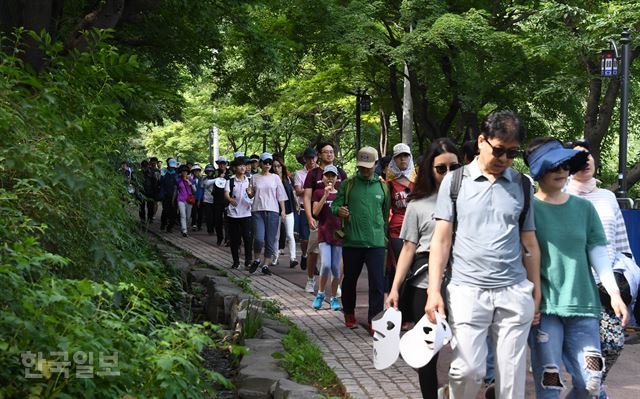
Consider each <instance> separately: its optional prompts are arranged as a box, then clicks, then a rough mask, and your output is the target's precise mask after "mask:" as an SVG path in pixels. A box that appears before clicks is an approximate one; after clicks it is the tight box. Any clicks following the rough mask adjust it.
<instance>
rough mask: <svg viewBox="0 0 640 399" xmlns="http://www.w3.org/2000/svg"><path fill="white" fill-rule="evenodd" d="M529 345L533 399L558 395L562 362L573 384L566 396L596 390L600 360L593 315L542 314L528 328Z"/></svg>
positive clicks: (581, 395) (587, 394)
mask: <svg viewBox="0 0 640 399" xmlns="http://www.w3.org/2000/svg"><path fill="white" fill-rule="evenodd" d="M529 347H530V348H531V367H532V369H533V379H534V382H535V386H536V398H537V399H547V398H559V397H560V392H561V391H562V389H563V388H564V384H563V382H562V365H563V364H564V366H565V368H566V369H567V372H568V373H569V374H570V375H571V380H572V385H573V387H572V388H571V391H570V392H569V393H568V394H567V396H565V397H566V398H571V399H577V398H585V399H587V398H592V397H593V396H594V395H597V394H598V393H599V392H600V381H601V380H602V372H603V371H604V359H603V358H602V355H601V351H600V327H599V320H598V319H597V318H595V317H561V316H553V315H547V314H543V315H542V316H541V319H540V324H539V325H537V326H534V327H532V328H531V332H530V333H529Z"/></svg>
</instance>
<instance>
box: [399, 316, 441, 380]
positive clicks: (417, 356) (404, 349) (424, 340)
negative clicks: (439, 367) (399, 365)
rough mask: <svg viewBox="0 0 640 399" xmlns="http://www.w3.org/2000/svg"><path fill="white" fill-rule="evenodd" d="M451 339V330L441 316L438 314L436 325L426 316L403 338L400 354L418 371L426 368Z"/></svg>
mask: <svg viewBox="0 0 640 399" xmlns="http://www.w3.org/2000/svg"><path fill="white" fill-rule="evenodd" d="M451 338H452V334H451V328H450V327H449V324H447V322H446V321H445V320H444V319H442V318H441V317H440V314H438V313H437V312H436V324H433V323H431V322H430V321H429V319H428V318H427V316H426V315H424V316H423V317H422V318H421V319H420V321H418V323H417V324H416V325H415V327H413V328H412V329H411V330H410V331H408V332H407V333H406V334H405V335H403V336H402V339H401V340H400V353H401V354H402V358H403V359H404V361H405V362H407V364H408V365H409V366H411V367H413V368H416V369H417V368H420V367H424V366H426V365H427V363H429V361H430V360H431V359H432V358H433V356H434V355H435V354H436V353H438V351H439V350H440V349H441V348H442V347H443V346H444V345H446V344H448V343H449V341H451Z"/></svg>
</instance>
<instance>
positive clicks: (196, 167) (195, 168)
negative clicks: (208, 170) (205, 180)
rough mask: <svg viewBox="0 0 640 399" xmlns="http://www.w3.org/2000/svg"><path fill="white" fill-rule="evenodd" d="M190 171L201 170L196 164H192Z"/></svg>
mask: <svg viewBox="0 0 640 399" xmlns="http://www.w3.org/2000/svg"><path fill="white" fill-rule="evenodd" d="M191 170H202V168H201V167H200V165H198V164H197V163H196V164H193V166H192V167H191Z"/></svg>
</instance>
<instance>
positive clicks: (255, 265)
mask: <svg viewBox="0 0 640 399" xmlns="http://www.w3.org/2000/svg"><path fill="white" fill-rule="evenodd" d="M258 266H260V261H259V260H254V261H253V262H252V263H251V266H249V273H251V274H253V273H255V272H256V270H258Z"/></svg>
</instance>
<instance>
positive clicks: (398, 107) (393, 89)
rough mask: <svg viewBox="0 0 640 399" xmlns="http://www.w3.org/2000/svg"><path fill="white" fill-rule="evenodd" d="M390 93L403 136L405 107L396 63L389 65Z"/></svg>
mask: <svg viewBox="0 0 640 399" xmlns="http://www.w3.org/2000/svg"><path fill="white" fill-rule="evenodd" d="M389 93H390V94H391V102H392V103H393V113H394V114H395V116H396V122H397V124H398V128H399V129H400V136H401V137H402V135H403V134H404V133H403V132H404V125H403V122H402V119H403V107H402V99H401V98H400V95H399V90H398V70H397V69H396V67H395V65H390V66H389Z"/></svg>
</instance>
